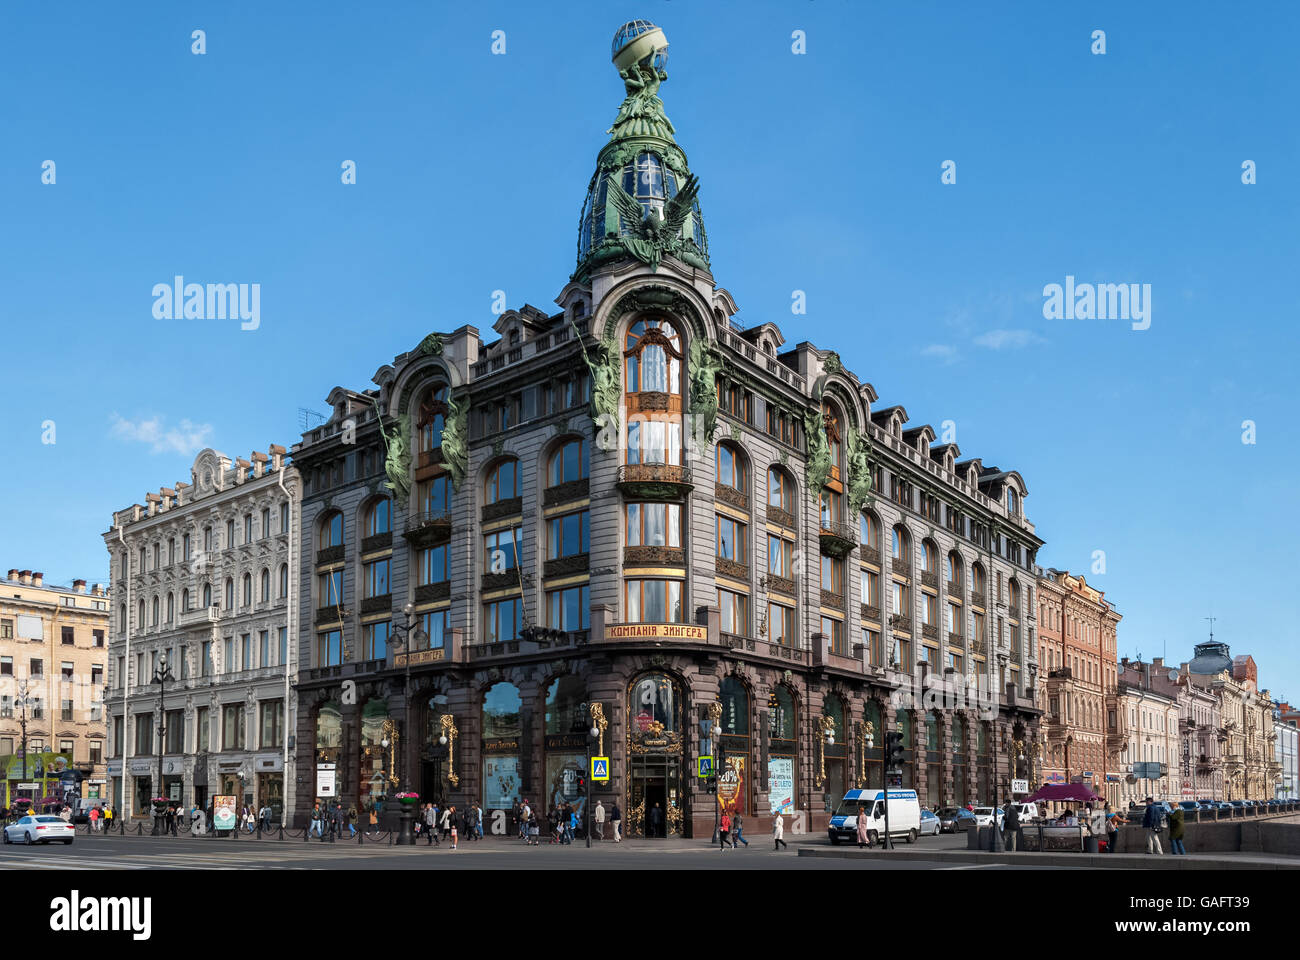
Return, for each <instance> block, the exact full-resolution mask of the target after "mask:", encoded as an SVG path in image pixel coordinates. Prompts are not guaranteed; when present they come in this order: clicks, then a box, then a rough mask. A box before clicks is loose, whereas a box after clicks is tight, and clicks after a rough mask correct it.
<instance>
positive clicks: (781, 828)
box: [772, 810, 790, 850]
mask: <svg viewBox="0 0 1300 960" xmlns="http://www.w3.org/2000/svg"><path fill="white" fill-rule="evenodd" d="M772 839H773V840H774V841H775V845H774V846H773V847H772V849H773V850H780V849H781V848H782V847H784V848H786V849H787V850H788V849H790V845H789V844H788V843H786V842H785V814H784V813H782V812H781V811H780V810H778V811H777V812H776V816H774V817H773V818H772Z"/></svg>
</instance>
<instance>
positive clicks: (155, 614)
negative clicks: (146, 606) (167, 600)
mask: <svg viewBox="0 0 1300 960" xmlns="http://www.w3.org/2000/svg"><path fill="white" fill-rule="evenodd" d="M150 607H151V612H152V613H153V617H152V620H151V624H152V625H153V626H155V627H156V626H158V598H157V597H154V598H153V603H152V604H150Z"/></svg>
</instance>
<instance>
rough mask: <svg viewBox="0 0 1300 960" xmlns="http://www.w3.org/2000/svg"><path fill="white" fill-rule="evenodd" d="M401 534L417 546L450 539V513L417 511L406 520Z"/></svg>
mask: <svg viewBox="0 0 1300 960" xmlns="http://www.w3.org/2000/svg"><path fill="white" fill-rule="evenodd" d="M403 535H404V536H405V537H406V539H407V540H408V541H409V542H410V543H411V544H413V545H414V546H417V547H426V546H430V545H432V544H435V543H445V542H446V541H448V540H450V539H451V514H450V513H448V512H446V511H442V512H439V513H417V514H415V515H414V516H412V517H411V518H410V519H408V520H407V521H406V529H405V532H404V534H403Z"/></svg>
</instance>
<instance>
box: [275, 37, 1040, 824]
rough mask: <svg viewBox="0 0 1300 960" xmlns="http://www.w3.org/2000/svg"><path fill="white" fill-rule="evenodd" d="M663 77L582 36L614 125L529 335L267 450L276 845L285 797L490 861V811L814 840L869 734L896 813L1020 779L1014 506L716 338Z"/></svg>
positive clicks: (452, 339)
mask: <svg viewBox="0 0 1300 960" xmlns="http://www.w3.org/2000/svg"><path fill="white" fill-rule="evenodd" d="M666 46H667V44H666V41H665V40H663V34H662V32H661V31H659V30H658V28H656V27H654V25H653V24H649V23H647V22H645V21H633V22H631V23H629V24H627V25H625V26H624V27H623V28H622V29H621V30H620V31H619V32H618V34H617V35H616V37H615V43H614V62H615V66H616V67H617V68H618V69H619V74H620V77H621V79H622V82H623V84H624V89H625V94H626V96H625V99H624V100H623V102H622V104H621V105H620V107H619V110H618V114H617V117H616V119H615V122H614V125H613V126H612V127H611V128H610V129H609V131H608V133H609V135H610V136H609V140H608V142H607V143H606V144H605V145H604V146H603V147H602V148H601V149H600V151H599V152H598V154H597V160H596V171H595V173H594V174H593V175H592V178H591V180H590V182H589V183H588V186H587V192H586V198H585V201H584V202H583V204H582V208H581V215H580V219H579V226H578V242H577V264H576V268H575V270H574V273H573V275H572V276H571V278H570V279H569V281H568V282H567V283H566V284H565V285H564V287H563V289H561V290H560V293H559V295H558V297H557V298H556V301H555V302H556V304H557V306H558V310H555V311H545V310H540V309H537V308H535V307H533V306H531V305H525V306H523V307H521V308H519V309H517V310H508V311H506V312H505V313H503V314H502V315H501V316H500V317H499V319H498V320H497V322H496V323H495V324H494V331H495V333H496V334H497V335H498V338H497V339H495V340H493V341H492V342H490V343H488V342H485V340H484V338H483V337H481V336H480V334H479V331H478V330H477V329H475V328H474V327H470V326H462V327H460V328H459V329H456V330H454V331H452V332H449V333H435V334H430V335H428V336H426V337H425V338H424V339H423V340H421V341H420V342H419V344H418V345H416V346H415V347H414V348H413V349H412V350H411V351H410V352H408V353H405V354H402V355H401V356H398V357H396V358H394V360H393V361H392V363H391V364H386V365H384V366H382V367H381V368H380V369H379V370H378V371H377V372H376V373H375V375H374V377H373V382H374V387H373V388H368V389H365V390H362V391H354V390H348V389H345V388H342V387H336V388H335V389H334V390H333V392H332V393H331V394H330V398H329V400H330V405H331V409H332V415H331V417H330V419H329V420H328V421H327V422H325V423H324V424H322V425H320V426H319V427H316V428H314V429H311V430H309V431H307V432H306V433H304V435H303V439H302V442H301V443H299V444H297V445H295V446H294V448H293V451H292V453H293V458H294V462H295V464H296V465H297V467H298V468H299V470H300V471H301V474H302V478H303V498H302V527H301V544H300V547H301V549H300V556H301V558H302V565H301V569H300V570H299V571H298V577H299V582H300V584H301V590H302V597H303V601H302V603H301V604H300V613H299V616H298V633H299V636H300V637H301V641H300V647H299V657H300V662H301V669H300V671H299V674H298V683H297V690H298V692H299V710H298V713H297V718H296V735H297V769H298V771H299V773H298V780H299V792H298V794H297V806H296V811H297V814H298V819H299V821H300V822H301V819H302V818H303V817H305V815H306V812H307V810H308V809H309V808H310V804H311V802H312V799H313V789H314V791H315V795H316V796H323V797H338V798H340V799H341V800H342V802H343V803H344V804H345V806H356V807H357V808H358V810H361V809H364V808H366V807H368V806H370V805H372V804H375V803H376V802H377V801H378V800H379V799H380V798H381V797H383V796H385V795H386V794H389V793H391V792H392V791H393V789H394V788H395V787H398V786H399V785H400V786H402V787H404V788H405V789H408V790H414V791H417V792H419V793H420V794H421V795H422V796H423V797H425V798H430V799H432V798H446V799H448V800H449V801H450V802H452V803H456V804H458V805H461V806H464V805H465V804H467V803H469V802H471V801H477V802H479V803H481V805H482V806H483V808H484V810H485V811H487V815H488V823H487V829H488V830H489V831H496V832H503V831H505V830H506V829H507V828H508V821H507V818H506V816H505V815H504V813H500V812H499V811H505V810H508V808H509V807H510V806H511V804H512V803H513V801H514V800H515V798H528V799H531V800H532V801H533V803H534V804H537V803H539V802H540V803H542V804H544V806H545V808H548V809H549V808H551V807H553V806H554V805H555V804H557V803H561V802H569V803H574V804H576V805H577V806H579V807H581V806H582V805H583V804H585V802H586V800H587V796H588V794H589V793H590V794H592V795H593V796H594V797H596V798H599V799H602V800H604V802H605V804H606V807H607V808H608V807H609V806H610V804H611V802H617V803H618V804H619V805H620V806H621V808H622V810H623V811H624V815H625V828H626V829H627V831H628V832H629V833H630V834H638V833H645V832H647V831H650V830H652V827H653V828H661V829H659V831H658V832H660V833H662V834H669V833H677V834H683V835H687V836H699V835H701V833H703V834H704V835H706V836H707V835H708V832H709V831H711V830H712V827H713V820H714V811H715V802H721V803H722V804H724V805H726V806H727V807H728V808H729V809H733V810H739V811H740V812H742V813H744V814H745V815H747V816H750V817H756V818H757V820H758V822H759V824H760V825H761V824H763V823H765V822H767V821H768V820H769V819H770V817H771V815H772V813H773V812H774V811H776V810H781V811H784V812H785V813H787V814H790V815H793V821H794V829H795V830H799V831H802V830H813V829H820V828H821V827H823V826H824V825H825V822H826V818H827V816H828V812H829V810H830V809H831V807H832V806H833V805H834V804H835V803H836V802H838V800H839V798H840V797H841V796H842V795H843V792H844V790H845V789H846V788H849V787H853V786H869V785H879V784H880V783H881V782H882V766H883V762H882V743H883V741H884V732H885V730H886V729H887V728H888V729H897V730H899V731H901V732H902V733H903V735H904V746H905V762H904V766H903V771H902V779H903V783H904V785H906V786H913V787H916V788H917V789H918V790H919V791H920V793H921V797H922V799H923V801H924V802H925V803H927V804H933V803H941V804H955V803H964V802H966V801H968V800H980V801H985V802H987V801H989V800H991V799H992V795H993V789H994V784H993V779H994V778H996V780H997V784H998V787H997V789H998V794H999V796H1002V797H1005V796H1007V792H1008V789H1009V787H1010V781H1011V780H1012V779H1013V778H1015V779H1020V778H1024V779H1035V780H1036V779H1038V776H1037V775H1038V766H1039V758H1038V755H1037V752H1036V751H1037V749H1038V745H1039V742H1040V741H1039V736H1038V731H1037V726H1038V723H1037V718H1038V716H1039V713H1040V710H1039V708H1038V706H1037V704H1036V697H1037V672H1038V662H1039V661H1038V643H1037V638H1036V632H1037V629H1038V605H1037V603H1036V601H1035V591H1036V589H1037V584H1036V580H1035V566H1034V560H1035V555H1036V552H1037V550H1038V549H1039V547H1040V546H1041V545H1042V540H1040V539H1039V538H1038V536H1037V535H1036V533H1035V531H1034V527H1033V524H1032V523H1031V522H1030V521H1029V520H1028V518H1027V517H1026V515H1025V512H1024V500H1025V497H1026V495H1027V493H1028V490H1027V487H1026V484H1025V482H1024V480H1023V478H1022V477H1021V476H1020V475H1019V474H1018V473H1017V472H1015V471H1014V470H1000V469H998V468H997V467H993V466H990V465H986V464H985V463H983V462H982V461H981V460H979V459H975V458H968V457H963V455H962V453H961V451H960V450H959V449H958V447H957V445H956V444H955V443H944V442H936V441H937V440H938V439H939V438H938V437H937V436H936V434H935V432H934V431H933V430H932V429H931V428H930V427H929V426H910V425H909V417H908V415H907V412H906V411H905V410H904V409H903V407H901V406H897V405H895V406H880V405H877V399H878V398H877V395H876V391H875V389H874V388H873V387H872V385H871V384H870V383H868V382H866V381H864V380H862V379H860V378H859V377H858V376H857V375H855V374H854V373H853V372H852V371H850V370H849V369H848V368H847V367H846V366H845V364H844V363H843V362H842V361H841V359H840V356H839V355H838V354H837V353H835V352H834V351H831V350H823V349H819V348H817V347H816V346H814V345H813V344H811V343H808V342H802V343H798V344H795V345H793V346H790V345H788V344H787V342H786V339H785V336H784V335H783V333H782V331H781V330H780V329H779V328H778V327H777V326H776V325H775V324H772V323H765V324H762V325H760V326H755V327H750V328H748V329H745V328H742V327H740V326H738V325H737V324H736V322H735V321H734V320H733V317H734V315H735V314H736V313H737V306H736V303H735V300H734V299H733V298H732V296H731V294H730V293H729V292H728V291H727V290H725V289H723V288H722V287H720V286H718V285H717V283H716V282H715V279H714V277H713V274H712V273H711V268H710V260H709V248H708V240H707V234H706V232H705V227H704V217H703V213H702V210H701V203H700V198H701V197H702V196H703V195H704V193H703V191H702V190H701V187H700V182H699V181H698V180H697V179H696V177H695V175H694V174H693V173H692V171H691V169H690V167H689V164H688V161H687V157H686V154H685V152H684V151H683V150H682V148H681V146H680V145H679V144H678V143H677V140H676V131H675V129H674V128H673V126H672V124H671V122H670V121H669V120H668V118H667V116H666V114H665V112H664V107H663V103H662V101H661V100H660V99H659V97H658V90H659V88H660V85H661V83H662V82H663V81H664V80H665V79H666V77H667V75H666V70H665V67H666ZM973 691H982V692H983V695H982V696H974V695H972V692H973ZM593 704H599V706H600V708H601V713H602V716H603V720H604V721H605V725H604V726H603V727H601V728H600V739H599V742H597V743H595V744H591V743H589V742H588V735H587V734H586V733H585V730H586V728H587V726H589V725H590V723H591V720H590V716H591V705H593ZM715 705H716V706H715ZM711 708H713V709H711ZM719 708H720V709H719ZM714 711H716V720H715V719H714ZM714 722H716V723H717V724H718V726H719V727H720V728H721V742H720V743H718V742H713V741H712V736H711V732H712V729H713V723H714ZM719 748H724V749H725V752H726V755H727V764H726V768H725V769H724V770H723V771H721V772H722V777H721V783H720V785H719V798H720V801H715V799H714V797H713V795H711V794H709V793H706V792H704V786H703V784H704V781H703V780H701V779H700V778H698V777H697V776H696V775H695V774H696V761H697V759H698V758H699V757H700V756H703V755H709V754H715V753H717V752H719ZM589 749H590V750H591V751H592V752H598V753H599V752H601V751H603V755H607V756H608V757H609V758H610V772H611V776H610V779H609V781H608V782H603V783H597V784H591V785H590V786H588V785H587V784H586V783H585V781H586V779H587V777H586V773H585V771H586V769H587V766H586V765H587V754H588V751H589ZM312 771H314V772H315V779H314V784H313V783H312V780H311V779H310V777H311V772H312ZM305 778H307V779H306V780H305V782H303V781H304V779H305ZM656 807H658V808H659V813H655V812H654V811H655V808H656Z"/></svg>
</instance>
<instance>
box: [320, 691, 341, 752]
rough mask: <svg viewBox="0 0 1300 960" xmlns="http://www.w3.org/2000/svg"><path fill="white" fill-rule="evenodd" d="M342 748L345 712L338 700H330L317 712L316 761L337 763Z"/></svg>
mask: <svg viewBox="0 0 1300 960" xmlns="http://www.w3.org/2000/svg"><path fill="white" fill-rule="evenodd" d="M342 746H343V710H342V708H341V707H340V706H339V703H338V701H337V700H328V701H326V702H325V703H323V704H321V706H320V709H319V710H318V711H317V712H316V761H317V762H318V763H337V762H338V759H339V749H340V748H341V747H342Z"/></svg>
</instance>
